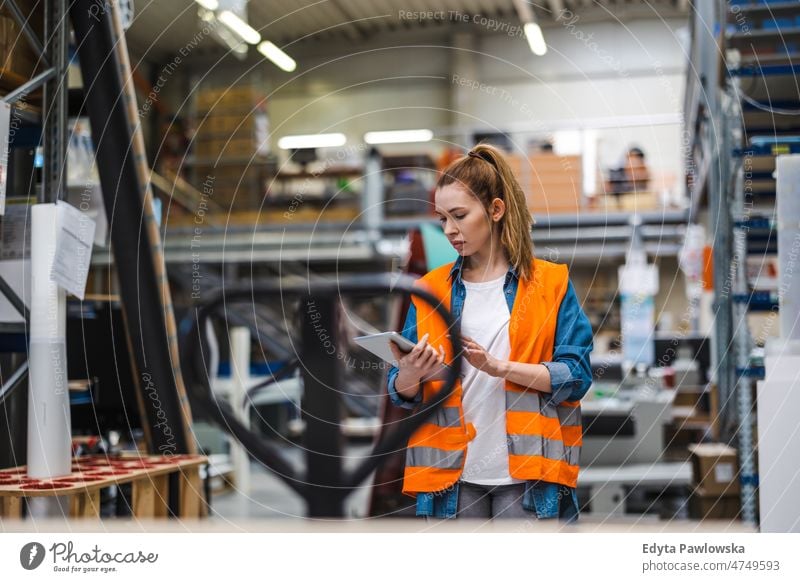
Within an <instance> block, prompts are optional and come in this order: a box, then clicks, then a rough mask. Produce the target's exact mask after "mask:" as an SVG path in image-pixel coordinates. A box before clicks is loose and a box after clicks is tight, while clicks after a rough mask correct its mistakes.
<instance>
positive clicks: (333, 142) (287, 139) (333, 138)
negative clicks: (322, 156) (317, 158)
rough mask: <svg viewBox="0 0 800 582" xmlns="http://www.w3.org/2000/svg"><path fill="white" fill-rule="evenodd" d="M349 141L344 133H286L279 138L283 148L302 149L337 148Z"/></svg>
mask: <svg viewBox="0 0 800 582" xmlns="http://www.w3.org/2000/svg"><path fill="white" fill-rule="evenodd" d="M345 143H347V138H346V137H345V135H344V134H343V133H318V134H314V135H286V136H284V137H282V138H280V139H279V140H278V147H279V148H281V149H282V150H302V149H310V148H335V147H339V146H343V145H344V144H345Z"/></svg>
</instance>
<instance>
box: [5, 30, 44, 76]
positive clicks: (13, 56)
mask: <svg viewBox="0 0 800 582" xmlns="http://www.w3.org/2000/svg"><path fill="white" fill-rule="evenodd" d="M37 60H38V59H37V57H36V54H35V53H34V52H33V49H31V47H30V45H29V44H28V42H27V40H26V39H25V37H24V36H23V34H22V31H21V30H20V28H19V26H17V23H16V21H15V20H14V19H12V18H11V17H10V16H7V15H6V14H0V68H1V69H3V71H4V72H9V73H13V74H16V75H19V76H20V77H22V78H23V79H25V80H26V81H27V80H28V79H29V78H31V77H32V76H33V74H34V72H35V70H36V62H37Z"/></svg>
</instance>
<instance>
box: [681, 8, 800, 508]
mask: <svg viewBox="0 0 800 582" xmlns="http://www.w3.org/2000/svg"><path fill="white" fill-rule="evenodd" d="M798 22H800V5H798V4H797V3H796V2H770V3H756V2H744V1H735V2H707V3H696V5H695V10H694V11H693V13H692V19H691V27H692V35H693V41H694V42H693V46H692V55H691V58H690V60H691V63H690V65H691V66H690V70H689V74H688V76H687V90H686V101H685V116H686V122H685V123H686V125H685V135H686V136H687V138H688V139H687V140H686V142H687V143H688V144H689V146H690V152H688V155H687V174H688V176H689V186H690V192H691V211H690V217H691V220H692V221H694V222H697V221H698V220H699V217H700V213H701V210H702V209H703V208H704V207H706V206H707V211H708V223H709V229H710V231H711V232H712V233H713V238H714V245H713V262H714V265H713V272H714V297H715V301H714V310H715V330H714V338H713V339H714V346H715V348H714V351H715V356H716V372H717V373H716V381H717V384H718V388H719V394H720V410H719V418H720V432H721V437H722V439H723V440H725V441H728V442H731V443H735V444H736V445H737V446H738V451H739V465H740V477H739V480H740V483H741V501H742V519H743V520H744V521H746V522H749V523H755V522H756V521H757V515H756V491H757V487H758V475H757V471H756V468H755V461H754V459H755V457H754V454H755V452H754V439H753V431H754V423H755V414H754V407H755V404H756V403H755V402H754V400H753V382H754V380H755V379H758V378H763V376H764V368H763V365H760V363H759V359H760V358H758V357H757V352H756V351H755V349H754V348H758V347H761V346H760V345H759V344H760V343H763V340H764V338H753V337H752V336H751V331H750V327H749V322H748V314H749V313H754V312H770V313H771V316H773V317H774V316H775V314H776V312H777V309H778V300H779V295H778V293H777V292H776V290H775V289H772V288H759V287H758V286H757V284H751V283H750V282H749V281H748V274H747V259H748V257H751V258H753V257H755V258H757V259H758V260H759V261H760V264H762V265H763V264H764V263H765V261H766V260H767V258H768V257H769V256H770V255H774V254H775V252H776V247H777V245H776V240H775V239H776V237H775V220H776V218H777V217H776V216H775V194H776V192H775V179H774V177H773V171H774V168H775V156H776V155H779V154H782V153H796V152H800V117H798V115H797V112H798V111H800V95H798V91H797V85H796V81H793V79H795V78H796V74H797V73H798V72H800V71H798V69H800V67H798V65H797V63H798V62H800V50H798V44H799V43H798V41H800V28H798V26H797V23H798ZM792 113H794V115H792ZM757 280H758V281H761V280H762V279H761V278H760V277H759V278H757Z"/></svg>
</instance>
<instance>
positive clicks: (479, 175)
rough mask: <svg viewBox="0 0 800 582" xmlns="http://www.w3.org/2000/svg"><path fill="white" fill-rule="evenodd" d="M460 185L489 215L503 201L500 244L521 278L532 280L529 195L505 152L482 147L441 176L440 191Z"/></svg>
mask: <svg viewBox="0 0 800 582" xmlns="http://www.w3.org/2000/svg"><path fill="white" fill-rule="evenodd" d="M454 182H458V183H460V184H462V185H463V186H464V187H466V188H467V189H468V190H469V191H471V192H472V193H473V194H474V195H475V196H477V198H478V199H479V200H480V201H481V203H482V204H483V207H484V209H486V211H487V213H488V212H489V207H490V206H491V203H492V200H494V199H495V198H499V199H500V200H502V201H503V202H504V203H505V207H506V211H505V213H504V214H503V217H502V218H501V219H500V222H499V226H500V228H501V231H500V242H501V244H502V245H503V248H504V249H505V251H506V254H507V255H508V258H509V261H510V262H511V264H512V265H513V266H514V268H515V269H516V270H517V273H519V275H520V277H522V278H525V279H530V278H531V276H532V273H531V262H532V260H533V241H532V240H531V227H532V226H533V219H532V217H531V213H530V212H529V211H528V205H527V202H526V200H525V193H524V192H523V191H522V187H521V186H520V185H519V182H518V181H517V179H516V177H514V172H513V171H512V170H511V166H509V165H508V162H507V161H506V159H505V157H504V156H503V154H502V152H501V151H500V150H499V149H497V148H496V147H494V146H490V145H487V144H478V145H476V146H475V147H474V148H472V149H471V150H470V151H469V152H468V153H467V155H466V156H463V157H461V158H458V159H457V160H455V161H454V162H452V163H451V164H450V165H449V166H447V168H446V169H445V170H444V171H443V172H442V174H441V175H440V176H439V180H438V181H437V183H436V189H437V190H438V189H439V188H443V187H444V186H448V185H449V184H452V183H454Z"/></svg>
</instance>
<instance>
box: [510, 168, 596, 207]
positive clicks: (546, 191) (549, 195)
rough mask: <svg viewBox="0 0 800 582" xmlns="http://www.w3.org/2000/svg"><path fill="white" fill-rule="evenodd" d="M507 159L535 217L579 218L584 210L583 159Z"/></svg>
mask: <svg viewBox="0 0 800 582" xmlns="http://www.w3.org/2000/svg"><path fill="white" fill-rule="evenodd" d="M506 159H507V161H508V163H509V165H510V166H511V169H512V171H513V172H514V175H515V176H516V177H517V180H518V181H519V183H520V186H521V187H522V191H523V192H525V198H526V200H527V202H528V209H529V210H530V211H531V214H533V215H545V216H546V215H548V214H577V213H578V212H580V211H581V208H582V206H583V174H582V164H583V161H582V159H581V156H559V155H556V154H549V153H539V152H537V153H532V154H530V155H529V156H527V157H525V156H521V155H519V154H509V155H507V156H506Z"/></svg>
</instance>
